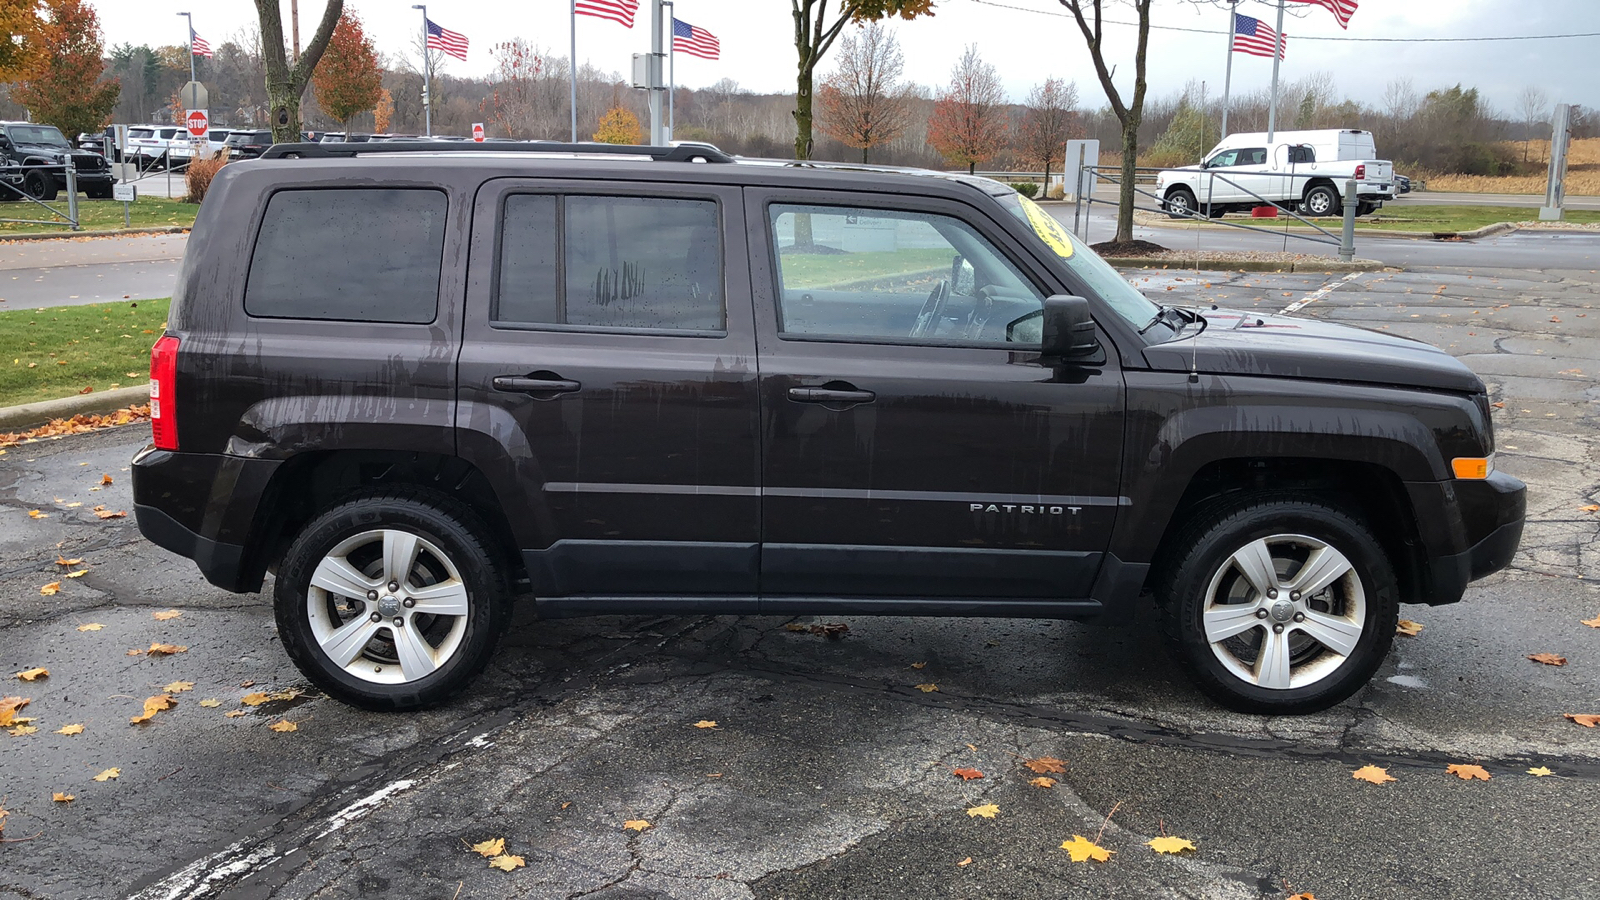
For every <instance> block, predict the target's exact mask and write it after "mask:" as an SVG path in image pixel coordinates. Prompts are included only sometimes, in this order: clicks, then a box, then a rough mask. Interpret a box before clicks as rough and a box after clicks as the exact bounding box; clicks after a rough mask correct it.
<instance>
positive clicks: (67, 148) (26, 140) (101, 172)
mask: <svg viewBox="0 0 1600 900" xmlns="http://www.w3.org/2000/svg"><path fill="white" fill-rule="evenodd" d="M69 159H70V160H71V161H72V166H73V168H74V169H76V170H77V175H76V177H77V181H78V190H80V191H82V192H84V193H85V194H88V195H89V197H90V198H91V199H95V200H104V199H109V198H110V197H111V186H112V185H113V184H116V182H117V177H116V176H115V175H113V174H112V173H111V164H110V163H109V162H107V161H106V158H105V157H104V156H101V155H100V154H98V153H95V152H93V151H89V150H75V149H73V147H72V144H71V143H70V142H68V141H67V136H66V135H64V134H62V133H61V129H59V128H57V127H55V126H54V125H41V124H39V123H37V122H0V178H3V179H4V180H5V181H6V183H7V184H10V185H11V186H13V187H15V188H18V189H20V190H21V191H23V192H24V193H26V194H27V195H28V196H30V197H32V198H34V199H36V200H54V199H55V198H56V196H57V195H58V194H59V193H60V192H61V191H62V190H63V189H64V188H65V187H66V184H67V181H66V177H67V176H66V163H67V161H68V160H69ZM0 193H3V194H4V195H5V199H7V200H14V199H16V194H15V193H13V192H12V191H8V190H4V189H0Z"/></svg>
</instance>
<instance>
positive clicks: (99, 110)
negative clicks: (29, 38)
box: [11, 0, 122, 138]
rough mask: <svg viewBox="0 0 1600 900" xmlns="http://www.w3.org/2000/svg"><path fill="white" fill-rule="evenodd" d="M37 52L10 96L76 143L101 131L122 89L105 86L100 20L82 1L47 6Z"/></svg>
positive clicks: (57, 0)
mask: <svg viewBox="0 0 1600 900" xmlns="http://www.w3.org/2000/svg"><path fill="white" fill-rule="evenodd" d="M44 15H45V19H44V22H43V24H42V25H41V26H40V28H39V33H38V35H37V38H36V40H37V46H36V48H35V51H36V52H34V53H33V54H32V55H31V57H30V59H29V62H28V64H27V67H26V68H25V69H23V72H22V79H21V81H20V82H19V83H18V84H17V86H16V87H14V88H13V89H12V90H11V99H13V100H15V101H16V102H18V103H20V104H22V105H23V106H24V107H26V108H27V110H28V114H29V116H30V117H31V118H32V119H33V121H35V122H46V123H49V124H51V125H54V126H56V127H57V128H59V129H61V130H62V131H63V132H64V133H66V135H67V136H68V137H69V138H71V137H76V136H77V135H78V134H80V133H82V132H85V131H99V130H100V129H102V128H104V127H105V125H106V122H107V121H109V120H110V118H111V109H112V107H114V106H116V105H117V95H118V94H120V93H121V92H122V85H121V83H120V82H117V81H101V76H102V75H103V74H104V73H105V61H104V54H105V47H104V44H103V42H102V41H101V37H100V17H99V16H97V15H96V14H95V11H94V9H93V8H92V7H90V6H88V5H87V4H85V3H84V2H83V0H45V3H44Z"/></svg>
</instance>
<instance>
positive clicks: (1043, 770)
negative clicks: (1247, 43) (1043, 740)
mask: <svg viewBox="0 0 1600 900" xmlns="http://www.w3.org/2000/svg"><path fill="white" fill-rule="evenodd" d="M1022 764H1023V765H1024V766H1027V767H1028V768H1029V769H1031V770H1033V771H1034V772H1037V773H1038V774H1040V775H1060V774H1061V773H1062V772H1065V771H1066V770H1067V763H1066V761H1065V760H1060V759H1056V758H1055V757H1054V756H1041V757H1038V758H1037V759H1028V760H1023V762H1022Z"/></svg>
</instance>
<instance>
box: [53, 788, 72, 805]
mask: <svg viewBox="0 0 1600 900" xmlns="http://www.w3.org/2000/svg"><path fill="white" fill-rule="evenodd" d="M50 799H51V800H54V801H55V802H57V803H71V802H72V801H74V800H76V799H78V798H77V797H74V796H72V795H71V794H68V793H65V792H63V791H56V792H55V794H53V795H51V797H50Z"/></svg>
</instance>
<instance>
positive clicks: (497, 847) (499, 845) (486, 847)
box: [472, 838, 506, 856]
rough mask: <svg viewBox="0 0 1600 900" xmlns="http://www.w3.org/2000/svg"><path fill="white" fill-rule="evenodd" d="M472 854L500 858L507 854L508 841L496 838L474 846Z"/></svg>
mask: <svg viewBox="0 0 1600 900" xmlns="http://www.w3.org/2000/svg"><path fill="white" fill-rule="evenodd" d="M472 852H473V853H477V854H480V855H482V856H499V855H501V854H502V853H505V852H506V839H505V838H494V839H492V840H487V841H480V842H478V843H476V844H473V845H472Z"/></svg>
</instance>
